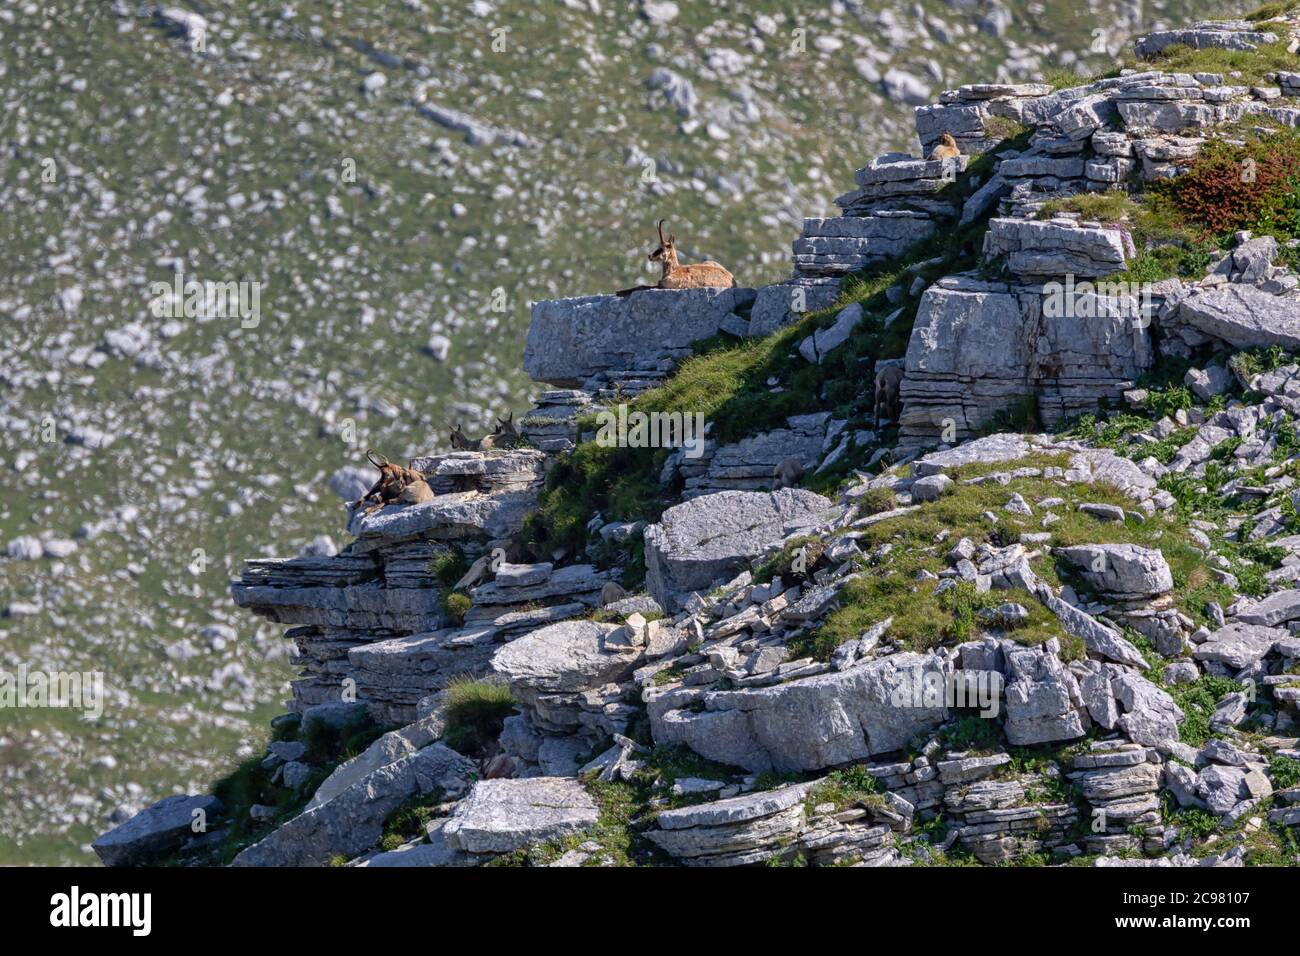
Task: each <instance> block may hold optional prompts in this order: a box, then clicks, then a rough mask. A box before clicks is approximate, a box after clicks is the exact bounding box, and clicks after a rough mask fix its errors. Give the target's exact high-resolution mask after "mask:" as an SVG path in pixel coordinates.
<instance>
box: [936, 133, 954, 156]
mask: <svg viewBox="0 0 1300 956" xmlns="http://www.w3.org/2000/svg"><path fill="white" fill-rule="evenodd" d="M960 155H961V150H960V149H958V148H957V141H956V140H955V139H953V138H952V133H944V134H943V136H941V137H939V145H938V146H936V147H935V148H934V149H932V150H930V158H931V159H956V158H957V157H958V156H960Z"/></svg>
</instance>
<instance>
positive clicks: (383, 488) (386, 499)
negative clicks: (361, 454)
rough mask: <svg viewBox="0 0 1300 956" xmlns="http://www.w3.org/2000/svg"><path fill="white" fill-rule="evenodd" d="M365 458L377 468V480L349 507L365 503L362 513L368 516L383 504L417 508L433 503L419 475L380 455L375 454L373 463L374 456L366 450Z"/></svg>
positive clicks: (430, 489) (427, 485) (426, 485)
mask: <svg viewBox="0 0 1300 956" xmlns="http://www.w3.org/2000/svg"><path fill="white" fill-rule="evenodd" d="M366 458H367V459H369V461H370V464H372V465H374V466H375V467H376V468H378V469H379V478H378V479H377V480H376V481H375V483H374V484H373V485H371V486H370V490H369V491H367V492H366V493H365V494H364V495H362V496H361V497H360V498H358V499H357V500H356V501H355V502H353V504H352V507H353V508H360V507H361V506H362V505H363V504H369V507H367V508H366V509H365V513H366V514H370V513H371V512H373V511H376V510H378V509H380V508H383V507H384V506H386V505H394V504H401V505H418V504H422V503H424V502H426V501H432V500H433V489H432V488H430V487H429V483H428V482H427V481H425V478H424V474H423V472H419V471H416V470H415V469H414V468H403V467H402V466H401V465H398V464H395V463H393V462H391V461H389V460H388V459H387V458H385V457H384V456H383V455H379V456H378V460H376V453H375V452H373V451H371V450H369V449H367V450H366Z"/></svg>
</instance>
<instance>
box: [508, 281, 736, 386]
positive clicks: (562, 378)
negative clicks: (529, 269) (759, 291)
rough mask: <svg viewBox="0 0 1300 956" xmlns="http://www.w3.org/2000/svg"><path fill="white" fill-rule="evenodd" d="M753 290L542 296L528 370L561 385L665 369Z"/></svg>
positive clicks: (713, 330) (713, 331)
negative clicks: (630, 372) (568, 296)
mask: <svg viewBox="0 0 1300 956" xmlns="http://www.w3.org/2000/svg"><path fill="white" fill-rule="evenodd" d="M754 295H755V293H754V290H753V289H685V290H682V289H647V290H644V291H641V292H634V293H632V294H631V295H629V296H626V297H620V296H614V295H590V296H583V297H582V298H577V299H550V300H547V301H543V302H538V303H537V304H536V305H534V306H533V319H532V324H531V325H529V328H528V342H527V344H526V345H525V347H524V371H526V372H527V373H528V374H529V375H530V376H531V377H532V378H533V379H535V380H536V381H539V382H549V383H551V384H553V385H557V386H559V387H561V388H572V387H578V386H581V385H583V384H584V383H587V382H590V380H592V379H593V378H596V377H597V376H609V374H610V373H611V372H622V371H624V370H636V369H640V368H646V369H649V370H659V371H662V370H663V369H666V368H671V367H672V366H673V364H674V363H675V362H676V361H677V360H679V359H681V358H683V357H685V356H687V355H689V354H690V351H691V348H690V347H691V343H692V342H696V341H699V340H700V339H707V338H709V337H710V336H712V335H716V334H717V332H718V330H719V329H720V328H721V327H722V326H723V324H724V322H726V321H727V319H728V318H729V317H732V316H736V313H737V312H739V311H742V310H746V309H747V308H748V307H749V306H750V305H752V304H753V301H754ZM736 321H738V322H739V321H741V320H740V319H739V317H738V316H737V317H736ZM747 325H748V323H747V322H746V323H744V325H743V326H742V327H747ZM661 363H667V364H666V365H664V364H661Z"/></svg>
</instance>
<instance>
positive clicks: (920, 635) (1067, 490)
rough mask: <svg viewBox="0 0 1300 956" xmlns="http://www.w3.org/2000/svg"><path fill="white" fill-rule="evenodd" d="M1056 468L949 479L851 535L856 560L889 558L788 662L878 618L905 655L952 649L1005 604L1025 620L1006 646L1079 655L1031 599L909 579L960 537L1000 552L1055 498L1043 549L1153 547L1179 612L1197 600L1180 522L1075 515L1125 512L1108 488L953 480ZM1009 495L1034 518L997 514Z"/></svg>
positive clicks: (1040, 566)
mask: <svg viewBox="0 0 1300 956" xmlns="http://www.w3.org/2000/svg"><path fill="white" fill-rule="evenodd" d="M1062 461H1063V459H1062V458H1061V457H1060V456H1057V455H1051V456H1037V457H1035V458H1027V459H1024V460H1022V461H1014V462H1002V463H998V464H997V465H981V466H974V467H971V468H968V469H958V470H955V471H954V472H953V476H954V477H956V478H958V479H959V481H958V484H957V485H955V486H954V488H953V489H952V491H951V492H950V493H949V494H947V495H945V496H943V497H942V498H940V499H939V500H938V501H935V502H931V503H929V504H927V505H925V506H924V507H923V508H920V509H918V510H916V511H912V512H909V513H907V514H904V515H900V516H898V517H895V518H891V519H889V520H887V521H881V522H878V523H876V524H873V525H870V526H867V527H865V528H862V529H859V530H860V531H861V533H862V537H861V538H860V539H859V540H858V542H857V543H858V546H859V548H861V549H862V551H863V552H865V553H868V554H869V553H870V552H871V551H873V550H874V549H875V548H877V547H879V546H881V545H884V544H890V545H892V546H893V547H892V550H891V551H890V553H889V555H888V557H887V558H886V559H885V561H884V562H883V563H882V565H881V566H880V567H875V568H869V569H867V573H865V574H864V575H862V576H861V577H858V578H856V579H854V580H851V581H849V582H848V583H847V584H846V585H845V586H844V588H843V590H842V591H841V606H840V607H839V608H838V609H837V610H834V611H832V612H831V613H830V614H829V615H828V616H827V617H826V619H825V620H824V621H823V623H822V624H821V626H820V627H819V628H817V629H816V630H814V631H812V632H809V633H807V634H804V635H800V636H799V637H797V638H796V639H795V640H794V641H793V643H792V647H791V650H792V653H796V654H800V655H803V654H811V655H812V656H813V657H815V658H817V659H819V660H825V659H828V658H829V657H830V655H831V654H832V653H833V652H834V650H835V648H836V647H838V646H839V645H840V644H842V643H844V642H845V641H848V640H851V639H854V638H856V637H858V636H860V635H861V634H862V632H863V631H865V630H867V629H868V628H869V627H871V626H873V625H874V624H877V623H879V622H880V621H882V620H884V619H885V618H886V617H892V618H893V624H892V625H891V627H890V629H889V633H888V637H889V638H890V639H891V640H894V641H898V642H899V643H900V644H902V645H903V646H904V647H906V648H909V649H912V650H918V651H921V650H925V649H928V648H931V647H935V646H939V645H948V644H953V643H958V642H960V641H962V640H966V639H969V637H970V636H971V635H972V634H973V633H974V630H975V626H974V625H975V623H977V620H978V618H977V614H978V611H979V610H980V609H982V608H983V607H987V606H991V605H994V604H1000V603H1002V602H1004V601H1015V602H1017V603H1020V604H1022V605H1023V606H1024V607H1025V608H1026V609H1027V610H1028V611H1029V620H1028V621H1027V622H1026V623H1025V624H1024V625H1023V626H1021V627H1018V628H1016V629H1015V630H1013V631H1011V632H1010V634H1009V636H1010V637H1011V638H1012V639H1014V640H1016V641H1019V642H1021V643H1025V644H1031V645H1032V644H1038V643H1041V642H1043V641H1046V640H1049V639H1051V638H1053V637H1057V638H1059V639H1060V640H1061V643H1062V651H1063V655H1064V656H1065V657H1066V658H1067V659H1073V658H1076V657H1079V656H1081V655H1082V646H1081V643H1080V642H1079V641H1078V639H1076V638H1073V637H1070V636H1069V635H1067V634H1066V633H1065V632H1064V630H1063V629H1062V628H1061V626H1060V624H1059V622H1058V621H1057V619H1056V617H1055V616H1054V615H1052V614H1051V612H1050V611H1048V610H1047V609H1046V608H1044V607H1043V606H1042V604H1041V603H1040V602H1038V601H1037V600H1036V599H1034V598H1033V597H1032V596H1031V595H1028V594H1017V593H1016V592H1014V591H992V592H989V593H987V594H983V595H980V594H976V593H974V591H973V588H972V587H971V586H965V587H963V586H961V585H959V586H958V587H957V588H955V589H953V590H952V591H950V592H948V593H946V594H936V593H935V589H936V582H933V581H931V582H918V581H917V580H916V575H917V573H918V572H919V571H922V570H926V571H930V572H933V573H938V572H939V571H940V570H942V569H943V568H945V567H946V561H945V559H944V554H945V553H946V552H947V551H948V550H949V549H950V548H951V547H952V546H953V545H954V544H956V542H957V540H958V539H959V538H962V537H967V538H970V539H971V541H973V542H974V543H975V544H976V545H977V546H978V545H979V544H981V543H983V542H990V543H992V544H995V545H998V546H1003V545H1006V544H1009V543H1012V542H1014V541H1016V540H1018V538H1019V536H1020V534H1021V533H1023V532H1037V531H1042V530H1044V529H1043V528H1042V527H1041V526H1040V520H1041V517H1042V515H1043V514H1044V513H1045V511H1046V510H1047V509H1044V508H1042V507H1040V506H1039V505H1038V504H1037V503H1038V502H1039V501H1041V500H1042V499H1044V498H1057V497H1059V498H1064V499H1065V502H1066V503H1065V504H1064V505H1061V506H1057V507H1054V508H1052V509H1051V510H1052V512H1053V513H1054V514H1056V515H1058V516H1059V519H1060V520H1058V521H1056V522H1055V523H1053V524H1051V525H1050V526H1049V527H1048V528H1047V529H1046V530H1047V531H1048V532H1050V534H1051V539H1050V542H1049V545H1050V546H1051V547H1067V546H1070V545H1076V544H1093V543H1108V542H1113V543H1130V544H1138V545H1142V546H1145V547H1156V548H1159V549H1160V550H1161V551H1162V552H1163V553H1164V555H1165V559H1166V560H1167V561H1168V562H1169V565H1170V569H1171V571H1172V573H1173V577H1174V585H1175V598H1176V600H1178V602H1179V606H1180V607H1182V606H1183V604H1184V602H1185V601H1186V600H1188V599H1189V597H1190V599H1193V600H1199V592H1198V588H1200V587H1201V586H1203V585H1204V584H1205V580H1206V577H1207V572H1206V570H1205V568H1204V561H1203V559H1202V558H1201V557H1200V555H1199V553H1198V552H1197V551H1196V550H1195V548H1194V546H1193V545H1192V543H1191V542H1190V541H1189V540H1188V539H1187V538H1186V532H1185V529H1184V527H1183V526H1182V524H1181V523H1179V522H1177V521H1169V520H1166V519H1165V518H1163V517H1160V516H1155V517H1152V518H1148V519H1147V521H1146V522H1144V523H1138V522H1136V521H1133V520H1128V521H1124V522H1101V521H1097V520H1096V519H1094V518H1092V517H1091V516H1089V515H1086V514H1083V513H1080V512H1079V511H1078V510H1077V505H1078V504H1079V503H1082V502H1084V501H1090V502H1102V503H1110V504H1116V505H1119V506H1120V507H1123V508H1125V509H1128V510H1132V508H1133V502H1132V501H1131V500H1130V499H1128V498H1126V497H1125V496H1124V495H1123V494H1122V493H1121V492H1119V491H1118V490H1116V489H1114V488H1111V487H1109V486H1107V485H1102V484H1095V485H1074V484H1066V483H1065V482H1056V481H1050V480H1047V479H1043V478H1041V477H1039V478H1019V479H1015V480H1013V481H1011V482H1010V483H1009V484H1007V485H1000V484H998V483H996V482H986V483H984V484H979V485H967V484H963V483H961V481H960V479H963V478H970V477H976V476H978V474H980V473H981V472H983V473H987V472H990V471H1012V470H1014V469H1016V468H1019V467H1039V468H1041V467H1043V466H1044V465H1045V464H1057V465H1059V464H1061V463H1062ZM1016 493H1019V494H1021V495H1022V496H1023V497H1024V498H1025V499H1026V501H1028V502H1029V503H1030V506H1031V507H1032V508H1033V509H1034V512H1035V514H1034V516H1033V517H1032V518H1020V517H1018V516H1014V515H1010V514H1008V513H1006V512H1004V511H1003V510H1002V507H1003V505H1005V504H1006V503H1007V501H1008V500H1009V499H1010V497H1011V496H1012V495H1013V494H1016ZM986 511H991V512H993V513H994V514H995V515H997V516H998V520H997V522H996V523H991V522H989V521H988V520H987V519H986V518H984V517H983V515H984V513H985V512H986ZM943 532H947V537H944V538H943V539H942V540H939V541H938V543H936V540H937V539H938V538H939V536H940V535H941V534H942V533H943ZM859 560H860V561H864V560H865V559H859ZM1034 570H1035V572H1036V573H1037V574H1038V575H1039V577H1041V578H1043V579H1044V580H1046V581H1047V582H1048V583H1052V584H1056V583H1059V582H1060V575H1059V572H1058V571H1057V569H1056V567H1055V566H1054V563H1053V562H1052V560H1051V559H1050V558H1039V559H1038V560H1037V561H1036V562H1034ZM1203 603H1204V602H1203V601H1202V605H1203Z"/></svg>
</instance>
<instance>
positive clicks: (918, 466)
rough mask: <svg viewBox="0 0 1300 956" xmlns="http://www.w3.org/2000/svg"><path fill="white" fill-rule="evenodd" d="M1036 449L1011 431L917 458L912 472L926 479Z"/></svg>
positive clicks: (1004, 459) (1020, 455)
mask: <svg viewBox="0 0 1300 956" xmlns="http://www.w3.org/2000/svg"><path fill="white" fill-rule="evenodd" d="M1035 450H1036V449H1035V448H1034V446H1033V445H1031V444H1029V442H1028V441H1027V440H1026V439H1025V438H1024V437H1023V436H1021V435H1012V434H1008V433H1000V434H997V435H989V436H988V437H987V438H977V439H975V441H968V442H966V443H965V444H962V445H958V446H957V447H956V448H949V449H947V450H946V451H936V452H933V453H931V454H929V455H925V456H924V457H922V458H919V459H917V460H916V461H915V462H913V464H912V474H914V475H916V476H917V477H918V478H925V477H927V476H929V475H938V474H941V473H945V472H949V471H952V470H954V469H957V468H960V467H961V466H963V465H973V464H976V463H980V464H1000V463H1002V462H1011V461H1018V460H1020V459H1021V458H1024V457H1025V456H1027V455H1029V454H1031V453H1032V452H1034V451H1035Z"/></svg>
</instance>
